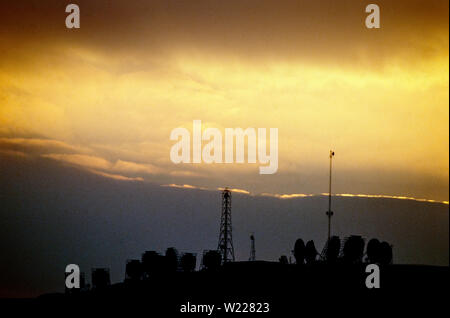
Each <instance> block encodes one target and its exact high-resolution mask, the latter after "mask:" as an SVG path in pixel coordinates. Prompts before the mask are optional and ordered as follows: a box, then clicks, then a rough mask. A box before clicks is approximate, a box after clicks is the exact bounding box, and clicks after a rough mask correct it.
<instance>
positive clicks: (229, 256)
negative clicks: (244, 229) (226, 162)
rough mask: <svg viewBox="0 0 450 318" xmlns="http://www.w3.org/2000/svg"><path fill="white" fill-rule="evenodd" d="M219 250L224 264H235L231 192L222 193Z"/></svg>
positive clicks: (226, 190) (226, 189)
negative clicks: (230, 262) (231, 262)
mask: <svg viewBox="0 0 450 318" xmlns="http://www.w3.org/2000/svg"><path fill="white" fill-rule="evenodd" d="M217 249H218V250H219V252H220V254H221V256H222V262H223V263H227V262H228V261H233V262H234V247H233V235H232V230H231V191H230V190H228V188H225V190H223V191H222V216H221V218H220V235H219V244H218V247H217Z"/></svg>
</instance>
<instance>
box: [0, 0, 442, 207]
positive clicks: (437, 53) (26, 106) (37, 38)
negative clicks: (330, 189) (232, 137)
mask: <svg viewBox="0 0 450 318" xmlns="http://www.w3.org/2000/svg"><path fill="white" fill-rule="evenodd" d="M42 2H43V1H29V2H28V1H27V2H24V3H23V4H17V3H16V4H5V3H3V2H2V4H0V12H1V13H0V24H1V25H2V27H1V28H0V38H1V39H2V40H1V41H0V151H1V152H2V153H3V154H7V155H9V156H30V157H41V158H45V159H48V160H53V161H58V162H63V163H65V164H69V165H75V166H79V167H82V168H84V169H88V170H89V171H91V172H93V173H97V174H100V175H103V176H105V177H109V178H116V179H117V178H118V179H120V180H124V181H130V180H133V181H138V182H147V181H150V182H156V183H159V184H189V185H195V186H198V187H205V188H217V187H222V186H230V187H233V188H240V189H246V190H247V191H250V192H252V193H271V194H295V193H306V194H310V193H323V192H326V191H327V182H328V180H327V173H328V170H327V169H328V166H327V165H328V151H329V149H330V148H333V149H334V150H335V151H336V158H335V181H334V182H335V187H334V192H336V193H353V194H372V195H390V196H408V197H416V198H426V199H435V200H441V201H443V200H445V201H448V199H449V198H448V190H449V187H448V183H449V179H448V176H449V173H448V171H449V169H448V160H449V146H448V143H449V132H448V129H449V109H448V106H449V95H448V88H449V83H448V82H449V64H448V63H449V56H448V36H449V34H448V2H447V1H396V2H395V4H393V3H391V2H390V1H377V3H378V4H379V6H380V8H381V29H380V30H368V29H366V28H365V26H364V19H365V16H366V14H365V12H364V7H365V3H363V2H361V1H340V2H339V3H337V2H336V1H314V2H312V1H283V2H282V4H280V3H278V2H276V1H245V0H242V1H226V2H224V1H189V2H187V1H114V2H110V1H103V0H101V1H96V2H95V3H92V1H77V2H76V3H77V4H79V6H80V9H81V28H80V29H79V30H68V29H66V28H65V24H64V20H65V17H66V13H65V12H64V7H65V4H63V3H61V2H60V1H56V0H52V1H45V2H44V3H42ZM195 119H199V120H201V121H202V123H203V126H204V127H216V128H219V129H220V130H221V131H223V130H224V129H225V128H227V127H230V128H235V127H242V128H247V127H253V128H259V127H265V128H270V127H276V128H278V129H279V134H278V135H279V159H278V162H279V168H278V172H277V173H276V174H274V175H267V176H261V175H259V173H258V166H259V165H258V164H241V165H238V164H233V165H225V164H222V165H208V164H201V165H188V164H185V165H174V164H173V163H172V162H171V161H170V158H169V152H170V147H171V146H172V145H173V144H174V142H172V141H170V139H169V136H170V132H171V130H172V129H174V128H176V127H186V128H188V129H190V130H192V121H193V120H195Z"/></svg>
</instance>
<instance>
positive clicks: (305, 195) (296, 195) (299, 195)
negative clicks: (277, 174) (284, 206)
mask: <svg viewBox="0 0 450 318" xmlns="http://www.w3.org/2000/svg"><path fill="white" fill-rule="evenodd" d="M161 186H162V187H170V188H179V189H195V190H205V191H214V190H223V189H224V188H217V189H207V188H204V187H197V186H194V185H190V184H183V185H178V184H164V185H161ZM228 189H229V190H230V191H231V192H236V193H241V194H247V195H250V196H262V197H272V198H277V199H282V200H286V199H295V198H308V197H319V196H324V197H325V196H328V193H309V194H308V193H291V194H277V193H259V194H252V193H251V192H250V191H247V190H244V189H232V188H228ZM331 196H332V197H351V198H375V199H396V200H410V201H417V202H428V203H441V204H445V205H449V201H439V200H433V199H423V198H414V197H408V196H401V195H386V194H351V193H336V194H332V195H331Z"/></svg>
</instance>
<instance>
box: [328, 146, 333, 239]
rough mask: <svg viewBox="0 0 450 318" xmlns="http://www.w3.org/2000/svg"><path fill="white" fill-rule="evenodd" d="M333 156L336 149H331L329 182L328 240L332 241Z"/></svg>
mask: <svg viewBox="0 0 450 318" xmlns="http://www.w3.org/2000/svg"><path fill="white" fill-rule="evenodd" d="M333 157H334V151H333V150H330V183H329V188H328V211H327V213H326V214H327V216H328V242H329V241H330V237H331V217H332V216H333V214H334V213H333V211H331V171H332V169H331V168H332V166H333Z"/></svg>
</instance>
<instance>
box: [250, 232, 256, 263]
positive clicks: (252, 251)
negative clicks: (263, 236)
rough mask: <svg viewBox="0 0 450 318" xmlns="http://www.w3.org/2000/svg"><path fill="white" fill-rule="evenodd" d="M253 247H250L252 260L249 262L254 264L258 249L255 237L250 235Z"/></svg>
mask: <svg viewBox="0 0 450 318" xmlns="http://www.w3.org/2000/svg"><path fill="white" fill-rule="evenodd" d="M250 241H251V247H250V259H249V261H251V262H254V261H255V260H256V248H255V236H254V235H253V234H252V235H250Z"/></svg>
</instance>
